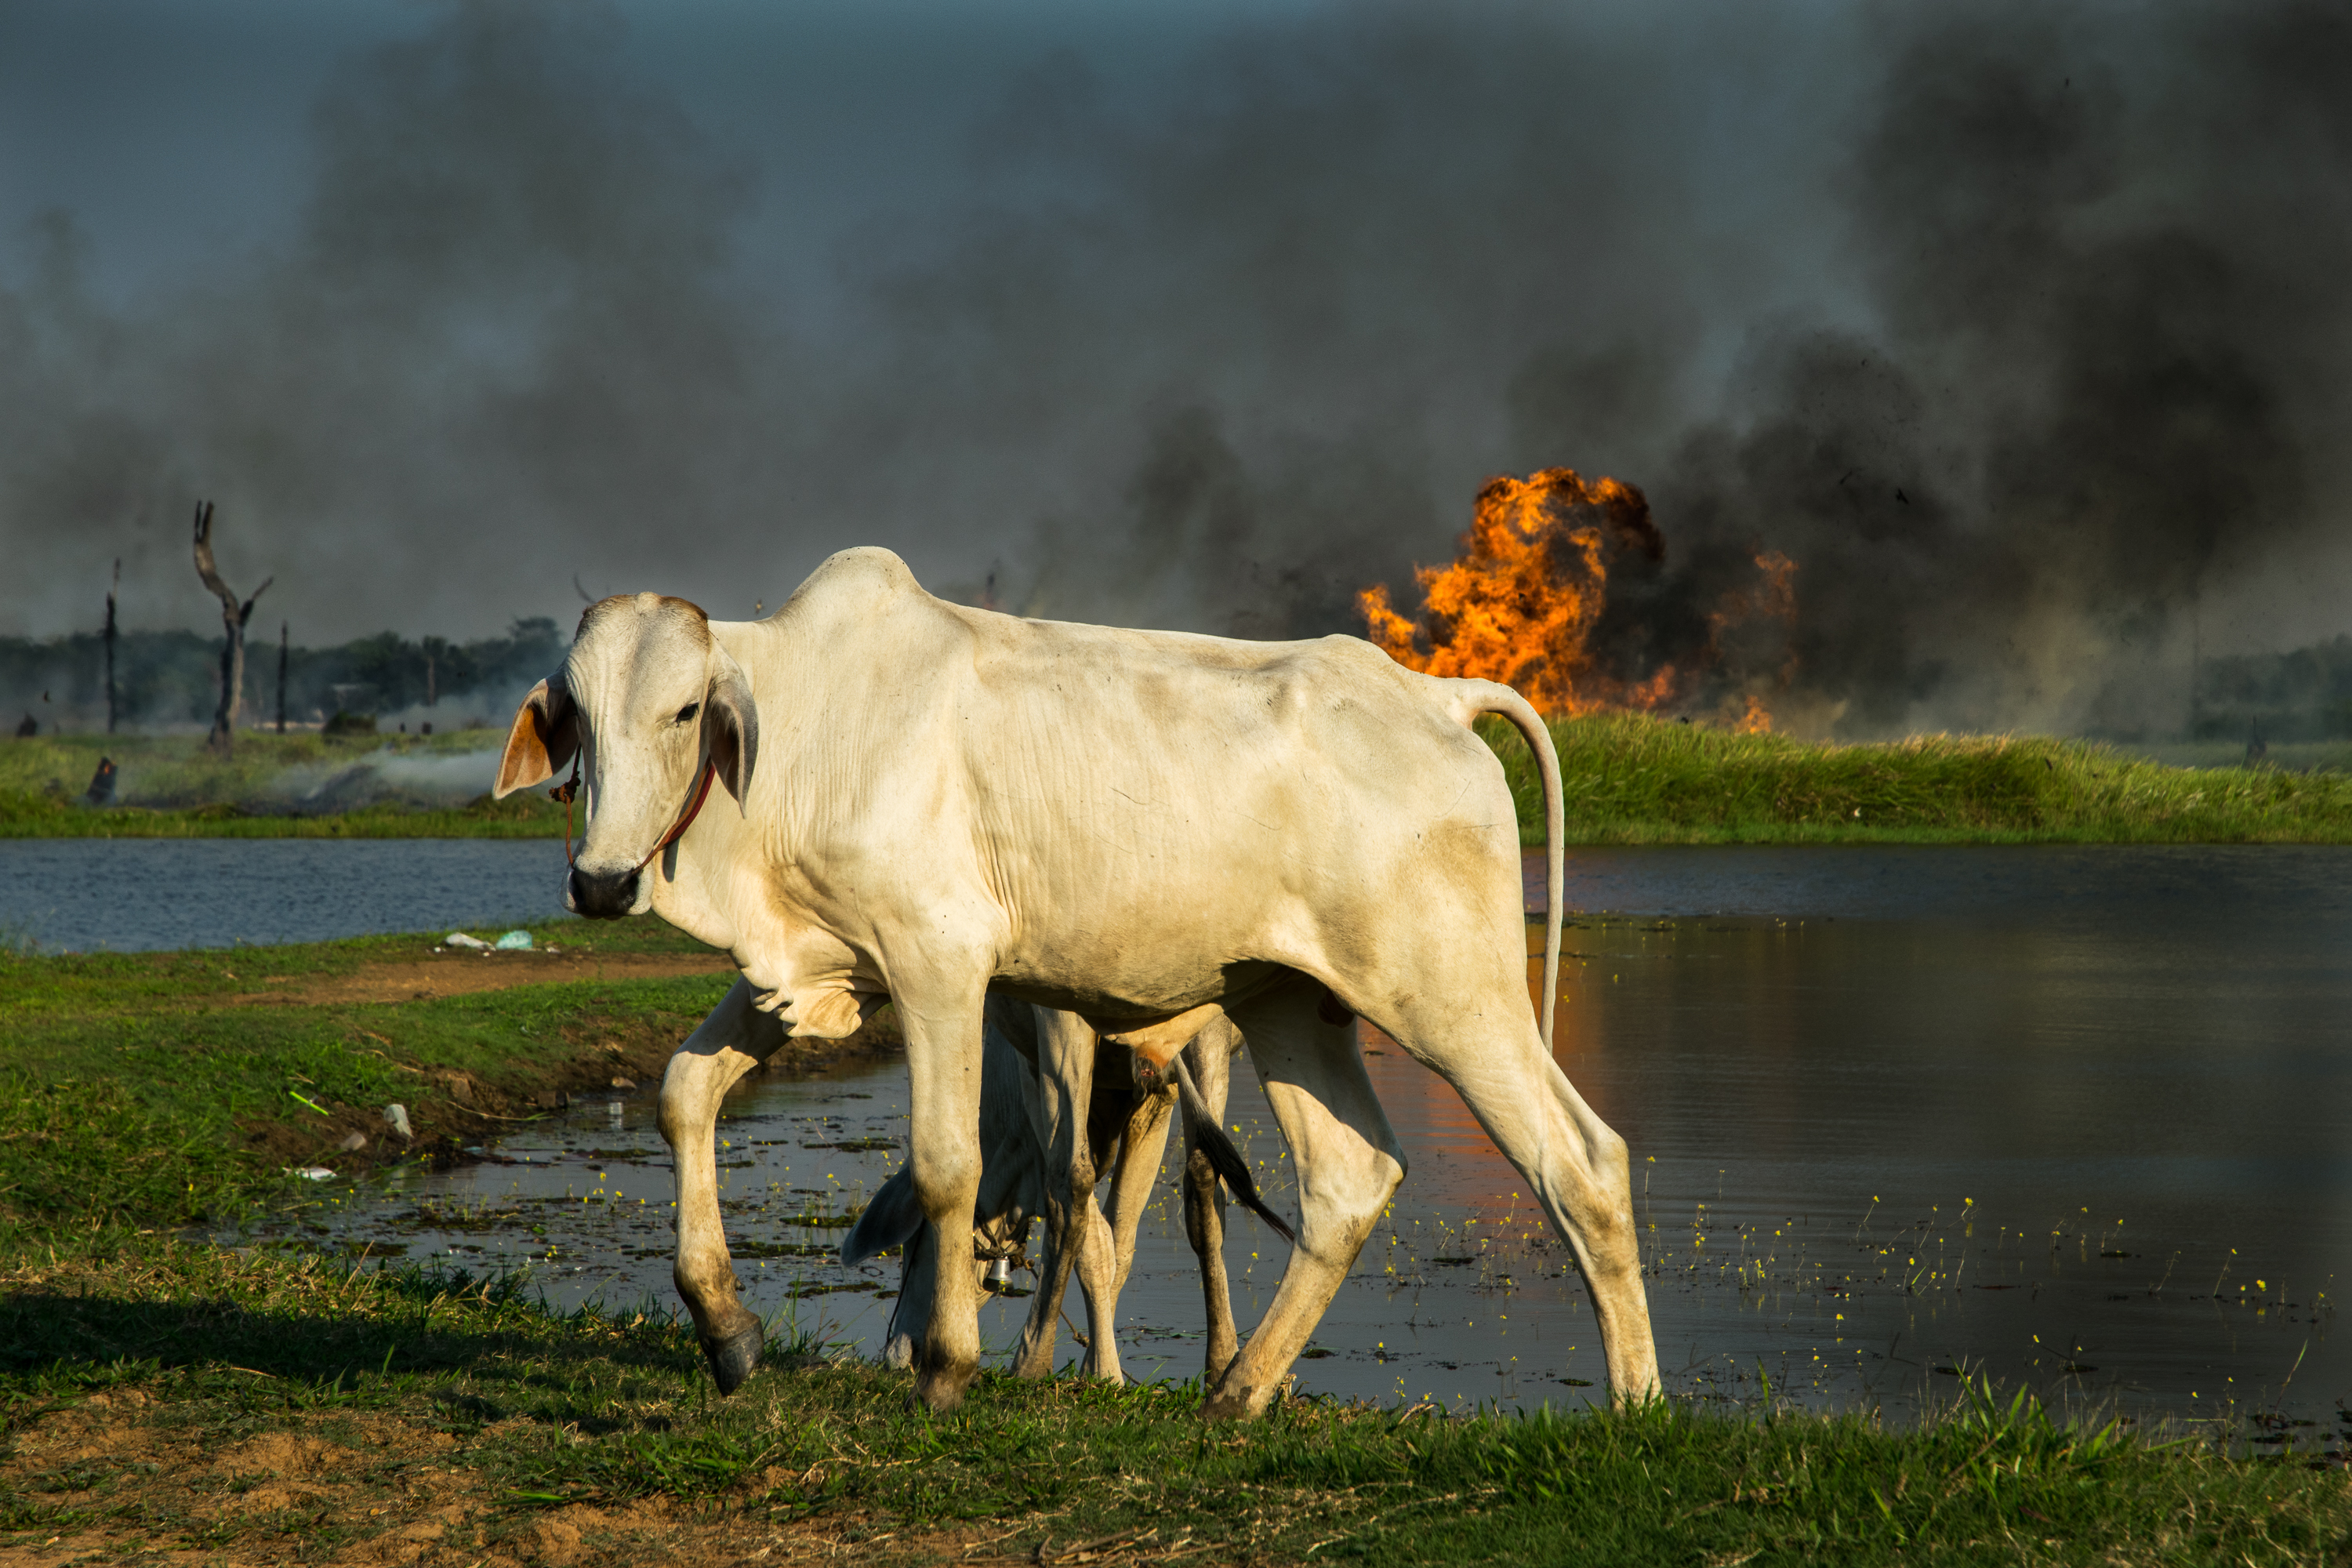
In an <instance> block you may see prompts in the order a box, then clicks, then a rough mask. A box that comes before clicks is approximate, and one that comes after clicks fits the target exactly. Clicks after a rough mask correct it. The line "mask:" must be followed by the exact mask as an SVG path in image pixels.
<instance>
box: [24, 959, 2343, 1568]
mask: <svg viewBox="0 0 2352 1568" xmlns="http://www.w3.org/2000/svg"><path fill="white" fill-rule="evenodd" d="M536 935H537V937H538V939H539V941H540V942H541V946H542V947H544V946H545V945H546V944H547V943H549V942H553V943H554V944H555V945H556V946H557V947H558V949H559V952H557V953H556V954H554V955H548V954H545V953H543V952H541V953H537V954H529V955H526V954H493V955H491V956H488V957H481V956H476V955H442V956H436V955H431V954H428V953H427V952H425V949H426V946H427V942H428V941H429V939H425V938H418V937H392V938H374V939H366V940H362V941H357V942H335V943H328V944H320V945H317V946H310V947H299V948H276V949H271V948H260V949H242V950H235V951H230V952H187V953H143V954H102V955H95V956H89V957H58V958H35V959H26V958H21V957H18V958H0V1037H5V1039H6V1041H7V1056H6V1072H5V1077H0V1551H6V1550H8V1549H10V1548H15V1549H18V1550H22V1551H24V1552H28V1553H31V1554H33V1556H32V1558H31V1560H35V1561H43V1562H61V1561H67V1560H70V1559H73V1558H77V1557H81V1556H94V1555H97V1554H100V1553H105V1554H115V1553H124V1552H140V1551H148V1550H154V1549H159V1548H160V1549H183V1550H189V1551H196V1552H205V1553H206V1554H208V1556H209V1557H210V1558H211V1560H213V1561H217V1562H226V1563H260V1562H281V1561H287V1560H291V1559H298V1558H314V1557H315V1558H332V1559H334V1560H337V1561H341V1562H369V1563H372V1562H375V1561H378V1560H382V1561H386V1562H394V1561H396V1562H401V1563H409V1562H413V1561H415V1558H416V1555H417V1554H418V1553H420V1552H430V1553H434V1554H436V1557H437V1556H438V1555H444V1554H446V1555H447V1556H448V1557H449V1559H450V1560H452V1561H457V1562H467V1563H525V1562H546V1563H568V1564H580V1563H601V1562H608V1561H609V1562H620V1561H643V1560H645V1559H646V1557H647V1556H649V1555H653V1556H658V1557H660V1558H664V1559H674V1560H677V1561H681V1562H686V1563H718V1562H722V1561H723V1562H730V1563H733V1562H740V1561H745V1560H748V1559H751V1558H752V1557H755V1556H757V1557H760V1558H761V1559H762V1560H765V1561H792V1560H796V1559H798V1558H800V1557H803V1556H818V1555H839V1554H841V1553H843V1552H857V1553H860V1554H862V1555H865V1556H866V1557H869V1558H871V1559H873V1560H875V1561H877V1562H882V1563H895V1562H941V1561H950V1560H952V1561H961V1562H1004V1563H1009V1562H1013V1561H1020V1562H1027V1563H1079V1562H1085V1561H1116V1562H1121V1563H1150V1562H1159V1561H1183V1562H1201V1563H1303V1562H1307V1561H1320V1560H1325V1559H1333V1558H1337V1559H1341V1560H1347V1561H1356V1562H1371V1563H1427V1562H1447V1563H1451V1562H1526V1563H1559V1562H1592V1563H1675V1564H1688V1563H1717V1564H1730V1563H1743V1562H1750V1561H1753V1562H1757V1563H1781V1562H1798V1561H1817V1562H1835V1563H1879V1562H1897V1561H1911V1560H1916V1559H1928V1560H1947V1559H1948V1560H1955V1561H1999V1562H2011V1561H2042V1560H2050V1561H2061V1560H2063V1561H2082V1562H2126V1563H2139V1562H2150V1563H2154V1562H2163V1563H2290V1562H2293V1563H2308V1562H2342V1561H2345V1559H2346V1554H2347V1552H2352V1485H2347V1476H2346V1474H2345V1473H2344V1471H2343V1470H2342V1469H2341V1468H2320V1469H2315V1468H2310V1461H2309V1457H2308V1455H2307V1454H2297V1453H2295V1452H2294V1451H2293V1450H2292V1449H2289V1450H2286V1451H2283V1452H2280V1451H2274V1452H2273V1454H2271V1455H2270V1456H2268V1457H2266V1458H2264V1459H2262V1460H2256V1459H2252V1458H2245V1457H2244V1456H2243V1452H2242V1450H2241V1451H2240V1452H2238V1453H2235V1454H2233V1453H2228V1452H2222V1451H2219V1450H2217V1449H2215V1448H2213V1447H2209V1446H2206V1445H2204V1444H2203V1443H2199V1444H2195V1445H2190V1444H2182V1445H2178V1446H2174V1447H2160V1446H2158V1445H2157V1444H2155V1443H2152V1442H2150V1441H2147V1440H2145V1439H2143V1438H2140V1437H2136V1436H2121V1435H2118V1434H2116V1433H2113V1432H2098V1431H2092V1430H2086V1429H2083V1428H2079V1427H2069V1426H2060V1425H2055V1424H2053V1423H2052V1422H2051V1421H2050V1420H2048V1419H2046V1418H2045V1417H2044V1416H2043V1415H2042V1413H2041V1412H2040V1411H2038V1410H2037V1409H2035V1408H2034V1407H2032V1405H2026V1404H2021V1403H2011V1402H2006V1401H2003V1400H2001V1399H1999V1398H1995V1397H1993V1396H1991V1395H1990V1394H1986V1393H1984V1392H1983V1391H1979V1393H1978V1394H1976V1395H1975V1396H1974V1397H1973V1398H1971V1399H1969V1400H1967V1401H1964V1402H1963V1403H1962V1405H1960V1406H1959V1407H1958V1408H1957V1409H1954V1410H1952V1411H1951V1412H1949V1413H1948V1414H1947V1415H1945V1416H1943V1417H1942V1418H1940V1419H1937V1420H1935V1421H1932V1422H1929V1423H1927V1424H1926V1425H1925V1426H1921V1427H1917V1428H1906V1429H1903V1430H1888V1429H1885V1428H1883V1427H1881V1426H1878V1425H1877V1424H1875V1423H1874V1422H1873V1421H1871V1420H1869V1419H1867V1418H1864V1417H1862V1416H1854V1417H1848V1418H1841V1419H1824V1418H1821V1417H1817V1416H1811V1415H1799V1414H1794V1413H1790V1412H1778V1413H1775V1412H1772V1411H1769V1410H1766V1409H1751V1410H1746V1411H1729V1412H1718V1413H1704V1412H1698V1411H1694V1410H1690V1409H1685V1408H1665V1409H1660V1410H1657V1411H1654V1412H1651V1413H1649V1414H1647V1415H1638V1416H1633V1417H1617V1416H1610V1415H1596V1414H1592V1413H1590V1412H1586V1413H1582V1414H1572V1415H1549V1414H1537V1415H1527V1416H1525V1417H1521V1416H1517V1415H1498V1416H1494V1417H1489V1418H1480V1419H1449V1418H1446V1417H1444V1416H1443V1415H1439V1414H1437V1413H1436V1412H1434V1411H1432V1410H1428V1409H1425V1408H1424V1409H1418V1410H1411V1411H1401V1410H1395V1409H1388V1410H1376V1409H1371V1408H1367V1407H1360V1406H1338V1405H1329V1404H1325V1403H1318V1402H1311V1401H1298V1402H1294V1403H1288V1404H1283V1405H1277V1407H1276V1411H1275V1413H1274V1415H1272V1417H1271V1418H1269V1419H1268V1420H1267V1421H1265V1422H1264V1423H1262V1424H1260V1425H1257V1426H1252V1427H1247V1428H1231V1429H1229V1428H1205V1427H1203V1426H1201V1425H1200V1424H1199V1422H1198V1421H1197V1420H1196V1419H1195V1417H1194V1416H1193V1415H1192V1409H1193V1406H1194V1405H1195V1403H1196V1401H1197V1394H1198V1391H1197V1390H1195V1389H1192V1388H1189V1387H1184V1386H1164V1385H1163V1386H1155V1387H1150V1388H1141V1389H1134V1390H1126V1391H1115V1390H1108V1389H1103V1388H1098V1387H1092V1386H1088V1385H1085V1384H1078V1383H1075V1382H1071V1381H1067V1380H1064V1381H1056V1382H1054V1383H1051V1384H1018V1383H1015V1382H1013V1381H1010V1380H1006V1379H1003V1378H1000V1377H996V1376H993V1375H991V1376H988V1377H985V1378H983V1380H982V1383H981V1384H980V1385H979V1386H978V1388H977V1389H976V1390H975V1392H974V1395H973V1397H972V1399H971V1401H970V1403H969V1404H968V1405H967V1406H966V1407H965V1408H964V1409H963V1410H961V1411H960V1412H958V1413H957V1414H955V1415H950V1416H946V1417H935V1416H932V1415H927V1414H924V1413H921V1412H919V1411H917V1410H915V1409H912V1408H910V1406H909V1405H908V1399H907V1394H908V1384H907V1380H906V1378H905V1376H904V1375H903V1374H900V1373H891V1372H888V1371H886V1370H883V1369H880V1368H877V1367H875V1366H871V1365H866V1364H862V1363H844V1362H839V1361H836V1360H833V1359H830V1358H828V1357H827V1356H825V1355H824V1353H823V1352H824V1346H823V1345H822V1344H821V1342H819V1341H820V1340H821V1334H817V1333H814V1332H803V1331H801V1330H799V1329H795V1328H794V1327H793V1325H791V1324H785V1323H780V1324H778V1325H776V1329H775V1333H776V1338H777V1341H778V1343H777V1346H776V1351H777V1353H776V1354H775V1355H774V1357H773V1358H772V1365H771V1366H770V1368H769V1369H768V1370H766V1371H763V1372H762V1373H761V1374H760V1375H759V1376H757V1377H756V1378H755V1379H754V1380H753V1382H752V1383H751V1384H750V1386H749V1387H747V1388H746V1389H745V1390H744V1391H743V1392H742V1393H741V1394H738V1395H737V1396H736V1397H734V1398H732V1399H730V1400H727V1401H723V1402H722V1401H719V1400H717V1399H715V1398H714V1397H712V1395H711V1393H710V1388H709V1381H708V1378H707V1376H706V1374H705V1373H704V1372H703V1371H702V1368H701V1364H700V1358H699V1356H698V1352H696V1350H695V1348H694V1346H693V1344H692V1343H691V1341H690V1339H689V1338H688V1335H687V1334H686V1333H685V1332H684V1331H681V1329H680V1328H679V1327H678V1326H677V1324H676V1323H675V1322H674V1321H671V1320H670V1318H669V1316H668V1314H667V1304H666V1303H665V1304H654V1305H652V1306H651V1310H637V1308H635V1306H634V1305H631V1306H627V1307H624V1308H623V1309H621V1310H612V1311H602V1312H599V1311H583V1312H578V1313H563V1312H558V1311H552V1310H547V1309H546V1308H544V1307H543V1306H542V1305H541V1304H540V1303H539V1302H538V1301H537V1300H536V1299H535V1298H534V1297H533V1295H532V1293H531V1292H530V1289H528V1287H527V1286H526V1285H523V1284H521V1283H519V1282H518V1281H515V1280H512V1279H503V1280H501V1279H479V1278H469V1277H467V1276H464V1275H460V1274H451V1273H446V1272H436V1271H433V1270H431V1269H419V1268H414V1267H410V1266H406V1265H399V1264H394V1265H390V1266H384V1265H382V1264H381V1263H380V1262H379V1261H378V1260H373V1259H370V1258H366V1257H363V1256H362V1257H360V1258H352V1257H348V1256H342V1255H340V1254H338V1255H334V1256H328V1255H324V1254H321V1253H319V1252H315V1251H312V1250H310V1249H308V1248H307V1247H305V1246H304V1245H303V1243H302V1240H301V1238H302V1237H303V1236H304V1235H305V1234H306V1233H305V1232H304V1230H303V1228H302V1222H303V1215H304V1213H305V1212H306V1209H307V1208H309V1207H310V1206H312V1205H324V1204H327V1203H330V1202H332V1201H335V1199H336V1198H337V1197H341V1198H343V1199H344V1200H345V1201H348V1200H349V1198H350V1197H351V1196H352V1195H353V1194H352V1188H351V1186H350V1185H349V1184H348V1183H347V1182H339V1183H336V1184H331V1185H330V1186H325V1187H322V1186H320V1185H315V1184H310V1183H306V1182H302V1181H299V1180H296V1179H293V1178H289V1176H288V1175H286V1174H285V1173H284V1167H286V1166H288V1165H292V1164H300V1163H326V1164H331V1165H333V1166H335V1167H337V1168H338V1169H339V1170H340V1171H341V1172H342V1173H344V1175H345V1176H346V1177H349V1176H351V1175H352V1174H354V1173H358V1172H360V1171H362V1170H363V1167H364V1164H365V1163H366V1162H367V1161H369V1160H373V1159H377V1158H384V1157H394V1158H413V1157H415V1152H414V1151H412V1150H408V1149H399V1148H395V1149H385V1148H384V1147H383V1144H382V1142H381V1138H382V1135H383V1122H382V1121H381V1114H380V1108H381V1106H382V1105H383V1103H384V1102H386V1101H388V1100H399V1101H400V1102H402V1103H404V1104H405V1105H406V1106H407V1107H408V1108H409V1110H410V1112H411V1115H412V1117H413V1118H414V1119H415V1122H416V1131H417V1133H418V1142H419V1145H420V1146H422V1147H424V1148H425V1149H426V1151H427V1152H428V1153H429V1154H436V1155H438V1156H439V1157H443V1158H448V1157H457V1156H460V1155H461V1153H462V1149H463V1146H464V1145H465V1143H467V1142H469V1141H478V1140H480V1139H482V1138H483V1137H484V1136H485V1135H486V1133H488V1132H489V1131H492V1130H494V1129H496V1128H499V1127H501V1126H510V1125H512V1124H513V1123H512V1119H514V1118H517V1117H528V1116H530V1115H532V1114H534V1113H535V1108H537V1107H538V1106H540V1105H541V1104H543V1103H545V1101H546V1100H548V1099H551V1098H552V1095H553V1094H554V1093H555V1092H558V1091H560V1090H561V1089H562V1088H563V1087H565V1086H567V1085H568V1086H572V1087H575V1088H580V1089H586V1088H589V1087H596V1088H600V1089H601V1088H604V1086H605V1085H606V1084H607V1083H608V1082H609V1080H610V1079H612V1078H615V1077H620V1078H627V1079H635V1080H636V1081H638V1082H640V1083H644V1084H646V1085H648V1086H650V1084H651V1083H652V1082H653V1081H655V1078H656V1073H657V1070H658V1066H659V1062H660V1060H661V1059H662V1058H663V1057H664V1056H666V1054H667V1051H668V1050H669V1049H670V1048H671V1047H672V1046H673V1045H674V1044H675V1042H676V1040H677V1037H679V1036H680V1035H681V1034H683V1033H684V1032H685V1030H686V1029H687V1028H688V1027H690V1026H691V1025H692V1023H693V1022H694V1020H695V1019H696V1018H698V1016H700V1015H701V1013H702V1012H703V1011H704V1009H706V1008H707V1007H708V1006H709V1005H710V1004H711V1002H712V1001H714V1000H715V999H716V998H717V996H718V994H719V992H720V991H721V990H722V989H723V987H724V986H725V985H726V984H728V982H729V979H730V976H729V975H727V974H726V973H719V972H716V971H714V970H713V969H712V968H711V967H710V965H711V962H712V961H711V956H710V955H709V954H708V953H707V952H704V951H702V950H700V949H698V947H697V946H696V945H695V944H693V943H691V942H688V941H687V940H686V939H684V938H682V937H679V936H678V935H677V934H676V933H675V932H672V931H667V928H664V927H661V926H659V925H658V924H656V923H654V922H649V921H647V922H621V923H619V924H616V925H612V926H595V927H586V926H583V925H581V924H579V923H577V922H564V923H562V924H558V925H553V926H549V927H543V928H540V929H539V931H537V932H536ZM508 963H513V964H518V965H520V964H524V963H541V964H545V965H547V966H548V967H546V968H545V969H541V970H530V969H523V968H517V969H515V970H512V971H510V972H508V973H505V974H503V975H501V973H500V972H499V968H498V966H499V965H501V964H508ZM696 964H700V965H702V966H703V967H702V970H701V972H700V973H662V971H663V970H664V966H666V965H674V966H692V965H696ZM550 975H561V976H563V977H562V978H554V979H550V978H546V977H547V976H550ZM488 979H510V980H515V981H518V982H519V983H518V984H511V985H507V986H504V987H503V988H492V989H477V990H473V991H468V992H463V993H457V994H433V995H429V996H427V997H426V998H425V999H417V998H416V997H415V995H414V994H413V990H414V989H415V988H417V987H421V986H425V985H433V984H437V985H441V986H443V987H445V988H446V987H451V986H457V985H461V984H483V983H484V982H485V981H486V980H488ZM354 1130H365V1131H372V1132H373V1135H374V1136H375V1138H376V1139H377V1140H378V1142H375V1143H374V1144H373V1145H372V1146H371V1148H370V1149H369V1150H368V1151H364V1152H359V1153H357V1154H354V1153H353V1152H348V1151H343V1150H341V1149H340V1148H339V1147H338V1144H339V1142H340V1141H341V1138H342V1137H344V1136H345V1135H347V1134H348V1132H350V1131H354ZM354 1162H357V1163H354ZM234 1221H244V1222H248V1225H247V1234H262V1233H272V1232H274V1233H276V1234H278V1235H281V1236H285V1237H289V1239H288V1240H285V1241H281V1242H276V1243H268V1244H263V1245H257V1246H254V1247H244V1248H236V1249H230V1248H224V1247H209V1246H205V1245H202V1244H201V1243H200V1242H199V1241H197V1240H196V1239H194V1237H196V1235H197V1234H198V1233H197V1232H196V1231H195V1230H194V1229H192V1228H191V1227H194V1226H201V1225H205V1224H215V1225H216V1224H220V1223H223V1222H234ZM802 1327H803V1328H804V1329H805V1328H813V1325H803V1326H802ZM2321 1443H2322V1444H2323V1445H2324V1444H2325V1443H2326V1439H2325V1438H2322V1439H2321ZM1081 1549H1085V1550H1090V1551H1091V1552H1092V1553H1093V1555H1092V1557H1091V1558H1089V1557H1087V1556H1083V1555H1080V1552H1081Z"/></svg>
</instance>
